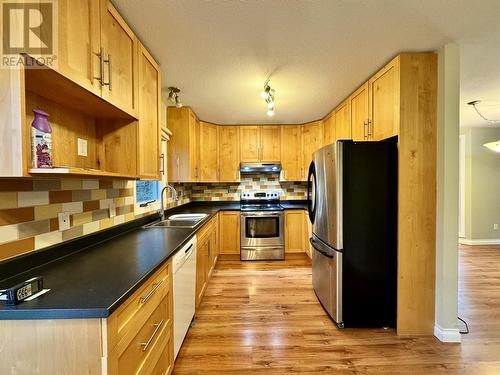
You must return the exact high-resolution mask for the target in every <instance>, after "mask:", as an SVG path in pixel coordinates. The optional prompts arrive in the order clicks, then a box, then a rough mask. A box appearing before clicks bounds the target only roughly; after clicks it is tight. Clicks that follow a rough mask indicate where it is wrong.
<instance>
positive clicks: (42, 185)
mask: <svg viewBox="0 0 500 375" xmlns="http://www.w3.org/2000/svg"><path fill="white" fill-rule="evenodd" d="M134 183H135V182H134V181H133V180H121V179H120V180H119V179H117V180H109V179H105V180H98V179H81V178H62V179H61V178H60V179H55V178H37V179H0V261H2V260H5V259H8V258H12V257H15V256H18V255H21V254H25V253H28V252H31V251H34V250H39V249H42V248H44V247H48V246H51V245H55V244H57V243H60V242H63V241H66V240H70V239H73V238H76V237H79V236H83V235H86V234H90V233H93V232H96V231H99V230H102V229H106V228H109V227H111V226H114V225H118V224H122V223H125V222H127V221H130V220H133V219H136V218H139V217H141V216H144V215H146V214H148V213H150V212H152V211H155V210H158V209H159V208H160V204H159V202H156V203H154V204H152V205H150V206H148V207H146V208H140V207H137V206H135V205H134V203H135V198H134ZM175 188H176V189H177V191H178V193H179V197H180V199H179V201H178V202H173V201H172V200H170V199H167V208H170V207H174V206H177V205H181V204H186V203H189V202H190V201H236V200H239V199H240V193H241V192H242V191H243V190H248V189H258V190H267V189H272V190H278V191H280V192H281V194H282V196H281V199H286V200H292V199H305V196H306V189H307V185H306V183H304V182H298V183H295V182H282V183H280V182H279V176H278V175H266V174H262V175H259V174H256V175H245V176H242V178H241V182H239V183H224V184H221V183H213V184H208V183H190V184H176V185H175ZM112 202H113V203H115V205H116V216H115V217H113V218H110V217H109V205H110V203H112ZM60 212H69V213H70V224H71V226H70V229H67V230H63V231H60V230H59V224H58V214H59V213H60Z"/></svg>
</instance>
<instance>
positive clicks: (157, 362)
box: [0, 260, 174, 375]
mask: <svg viewBox="0 0 500 375" xmlns="http://www.w3.org/2000/svg"><path fill="white" fill-rule="evenodd" d="M172 293H173V280H172V261H171V260H169V261H167V262H166V263H165V264H164V265H163V266H161V267H160V269H159V270H158V271H156V272H155V273H154V275H153V276H151V277H150V278H149V279H148V280H147V281H146V282H145V283H144V284H143V285H142V286H141V287H140V288H139V289H138V290H137V291H135V292H134V293H133V294H132V296H130V297H129V298H128V299H127V300H126V301H125V302H124V303H123V304H121V305H120V307H118V309H116V311H114V312H113V313H112V314H111V315H110V316H109V317H108V318H106V319H54V320H49V319H41V320H3V321H0V331H1V332H2V335H0V347H1V348H2V350H1V354H2V361H0V374H13V373H20V374H35V373H36V374H101V375H115V374H119V375H128V374H134V375H140V374H155V375H156V374H157V375H160V374H165V375H167V374H170V373H171V372H172V369H173V363H174V362H173V354H174V353H173V341H172V340H173V332H172V324H173V299H172V297H173V296H172ZM14 343H15V344H14ZM26 353H30V355H28V356H27V355H26Z"/></svg>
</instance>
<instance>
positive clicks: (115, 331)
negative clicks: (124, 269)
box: [108, 260, 172, 351]
mask: <svg viewBox="0 0 500 375" xmlns="http://www.w3.org/2000/svg"><path fill="white" fill-rule="evenodd" d="M171 272H172V262H171V260H169V261H168V262H167V263H166V264H165V265H164V266H162V267H161V268H160V269H159V270H158V271H157V272H156V273H155V274H154V275H153V276H151V277H150V278H149V279H148V280H147V281H146V282H145V283H144V285H143V286H141V287H140V288H139V290H137V291H136V292H135V293H134V294H133V295H132V296H131V297H130V298H129V299H128V300H127V301H125V302H124V303H123V304H122V305H121V306H120V307H119V308H118V309H117V310H116V311H115V312H114V313H113V314H112V315H111V316H110V317H109V319H108V347H109V350H110V351H111V350H112V349H113V348H114V347H115V346H116V345H119V346H120V347H121V348H124V347H126V346H127V345H128V344H129V342H130V341H131V340H132V338H133V337H134V336H135V335H136V334H137V332H138V331H139V329H140V328H141V327H142V326H143V325H144V323H145V322H146V320H148V318H149V317H150V316H151V314H152V312H153V311H154V310H155V309H156V307H157V306H158V305H159V304H160V302H162V300H163V299H164V298H165V297H166V296H167V295H168V293H169V292H170V290H171V288H172V285H171V284H172V275H171Z"/></svg>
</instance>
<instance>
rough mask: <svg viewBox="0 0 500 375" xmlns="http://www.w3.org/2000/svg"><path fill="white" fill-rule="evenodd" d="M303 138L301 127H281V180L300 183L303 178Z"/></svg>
mask: <svg viewBox="0 0 500 375" xmlns="http://www.w3.org/2000/svg"><path fill="white" fill-rule="evenodd" d="M301 141H302V136H301V126H300V125H282V126H281V158H280V159H281V180H282V181H299V180H300V179H301V178H302V176H301V168H302V163H301V160H302V159H301V150H302V142H301Z"/></svg>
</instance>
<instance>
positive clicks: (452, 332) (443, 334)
mask: <svg viewBox="0 0 500 375" xmlns="http://www.w3.org/2000/svg"><path fill="white" fill-rule="evenodd" d="M434 336H436V337H437V338H438V339H439V341H442V342H454V343H458V342H462V336H461V335H460V330H459V329H458V328H441V327H440V326H439V325H438V324H436V325H435V326H434Z"/></svg>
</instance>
